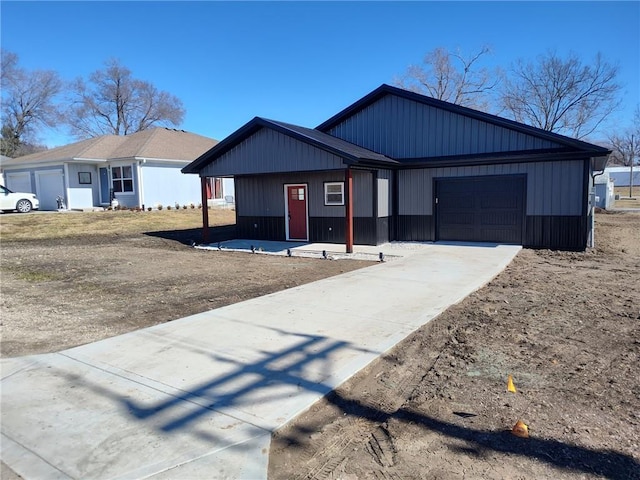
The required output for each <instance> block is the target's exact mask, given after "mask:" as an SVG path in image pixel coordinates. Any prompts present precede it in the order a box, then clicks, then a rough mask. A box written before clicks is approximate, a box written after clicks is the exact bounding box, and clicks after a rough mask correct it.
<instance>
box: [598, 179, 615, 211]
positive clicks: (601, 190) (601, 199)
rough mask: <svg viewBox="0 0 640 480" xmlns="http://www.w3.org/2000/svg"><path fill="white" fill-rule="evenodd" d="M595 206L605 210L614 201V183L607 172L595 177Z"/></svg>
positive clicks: (611, 205)
mask: <svg viewBox="0 0 640 480" xmlns="http://www.w3.org/2000/svg"><path fill="white" fill-rule="evenodd" d="M594 188H595V195H596V198H595V206H596V207H598V208H602V209H604V210H607V209H609V208H611V207H613V205H614V203H615V193H614V183H613V179H612V178H611V177H610V176H609V173H608V172H606V171H605V172H604V173H602V175H596V177H595V185H594Z"/></svg>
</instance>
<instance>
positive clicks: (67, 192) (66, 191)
mask: <svg viewBox="0 0 640 480" xmlns="http://www.w3.org/2000/svg"><path fill="white" fill-rule="evenodd" d="M63 169H64V196H65V198H66V202H65V203H66V206H67V210H71V198H70V196H69V195H70V194H71V188H69V164H68V163H66V162H65V163H64V164H63Z"/></svg>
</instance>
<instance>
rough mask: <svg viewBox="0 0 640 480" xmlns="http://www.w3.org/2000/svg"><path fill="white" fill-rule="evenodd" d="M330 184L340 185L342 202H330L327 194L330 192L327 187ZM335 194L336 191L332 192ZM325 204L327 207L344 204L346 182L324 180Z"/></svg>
mask: <svg viewBox="0 0 640 480" xmlns="http://www.w3.org/2000/svg"><path fill="white" fill-rule="evenodd" d="M329 185H340V190H341V192H340V193H341V195H342V201H341V202H340V203H338V202H330V201H329V200H328V198H327V195H328V194H329V192H327V187H328V186H329ZM332 194H333V195H336V193H332ZM324 204H325V206H327V207H339V206H342V205H344V182H324Z"/></svg>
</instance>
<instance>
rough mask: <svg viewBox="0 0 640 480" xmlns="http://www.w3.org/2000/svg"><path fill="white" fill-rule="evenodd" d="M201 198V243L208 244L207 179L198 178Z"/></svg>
mask: <svg viewBox="0 0 640 480" xmlns="http://www.w3.org/2000/svg"><path fill="white" fill-rule="evenodd" d="M200 194H201V197H202V243H209V205H208V204H207V177H200Z"/></svg>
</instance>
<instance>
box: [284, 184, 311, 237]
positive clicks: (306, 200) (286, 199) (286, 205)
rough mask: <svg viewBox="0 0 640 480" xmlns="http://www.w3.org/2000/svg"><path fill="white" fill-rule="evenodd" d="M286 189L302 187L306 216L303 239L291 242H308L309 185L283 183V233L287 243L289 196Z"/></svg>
mask: <svg viewBox="0 0 640 480" xmlns="http://www.w3.org/2000/svg"><path fill="white" fill-rule="evenodd" d="M288 187H304V192H305V196H304V206H305V215H306V217H307V218H306V227H307V228H306V232H307V234H306V235H305V238H304V239H301V238H294V239H293V241H296V240H304V241H305V242H308V241H309V184H308V183H285V184H284V231H285V238H286V239H287V241H290V240H291V237H290V236H289V195H288V192H287V188H288Z"/></svg>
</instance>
